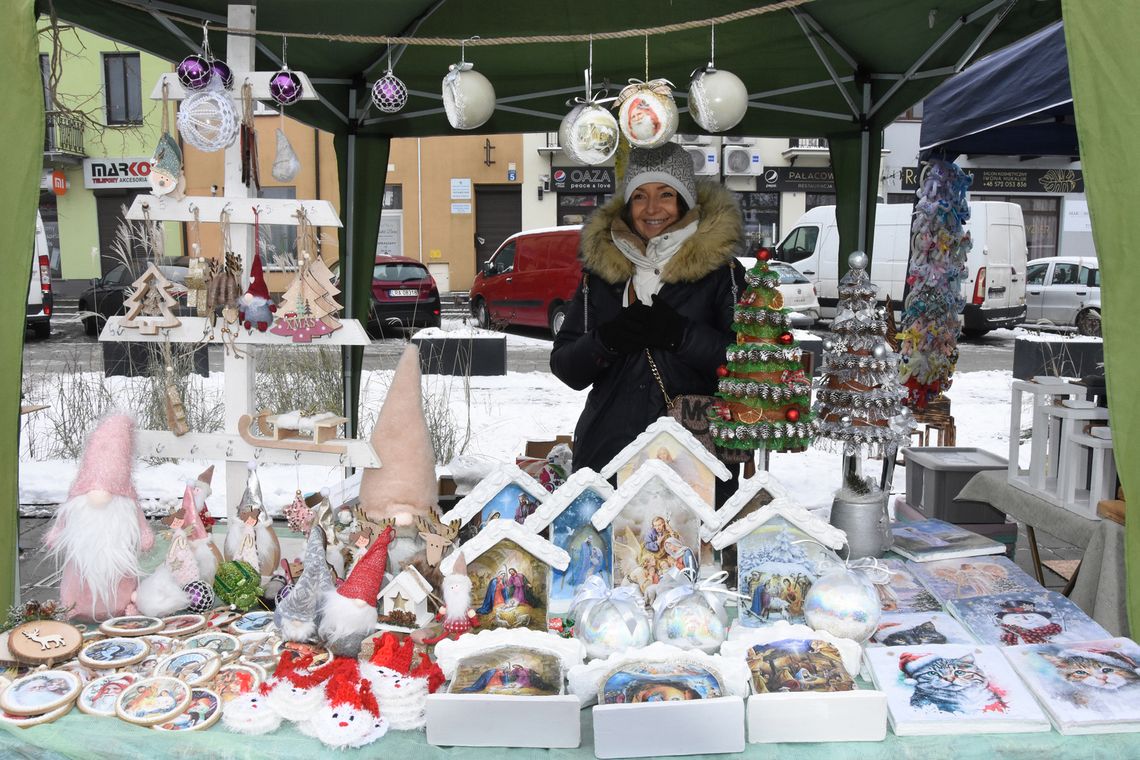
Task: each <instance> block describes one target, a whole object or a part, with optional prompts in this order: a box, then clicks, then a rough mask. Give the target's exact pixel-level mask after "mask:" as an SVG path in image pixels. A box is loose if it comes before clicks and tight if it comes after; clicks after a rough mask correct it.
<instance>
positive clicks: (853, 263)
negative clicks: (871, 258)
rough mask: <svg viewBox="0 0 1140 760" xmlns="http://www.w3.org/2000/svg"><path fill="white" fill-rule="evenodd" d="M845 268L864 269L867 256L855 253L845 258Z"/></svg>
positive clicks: (860, 252)
mask: <svg viewBox="0 0 1140 760" xmlns="http://www.w3.org/2000/svg"><path fill="white" fill-rule="evenodd" d="M847 266H849V267H851V268H852V269H866V268H867V254H865V253H863V252H862V251H855V252H854V253H852V254H851V255H850V256H848V257H847Z"/></svg>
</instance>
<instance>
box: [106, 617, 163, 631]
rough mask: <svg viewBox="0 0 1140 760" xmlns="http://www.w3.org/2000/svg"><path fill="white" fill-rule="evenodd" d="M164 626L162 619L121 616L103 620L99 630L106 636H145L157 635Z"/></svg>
mask: <svg viewBox="0 0 1140 760" xmlns="http://www.w3.org/2000/svg"><path fill="white" fill-rule="evenodd" d="M165 626H166V623H164V622H162V618H156V617H150V616H148V615H122V616H120V617H113V618H111V619H109V620H104V621H103V622H102V623H100V624H99V630H100V631H102V632H103V633H105V634H107V635H108V636H145V635H147V634H148V633H158V632H159V631H161V630H162V629H163V628H164V627H165Z"/></svg>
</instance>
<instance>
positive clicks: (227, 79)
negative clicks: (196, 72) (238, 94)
mask: <svg viewBox="0 0 1140 760" xmlns="http://www.w3.org/2000/svg"><path fill="white" fill-rule="evenodd" d="M210 72H211V77H212V78H213V79H216V80H217V81H219V82H221V83H222V88H223V89H226V90H232V89H233V86H234V72H233V70H232V69H230V66H229V64H228V63H226V62H225V61H223V60H221V59H220V58H211V59H210Z"/></svg>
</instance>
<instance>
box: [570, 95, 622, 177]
mask: <svg viewBox="0 0 1140 760" xmlns="http://www.w3.org/2000/svg"><path fill="white" fill-rule="evenodd" d="M558 144H559V145H561V146H562V152H563V153H565V154H566V155H567V157H569V158H570V160H572V161H575V162H577V163H580V164H586V165H589V166H594V165H597V164H601V163H605V162H606V161H608V160H609V159H611V158H613V155H614V153H615V152H616V151H617V146H618V124H617V119H615V118H614V115H613V114H612V113H610V112H609V109H607V108H606V107H605V106H600V105H598V104H597V103H579V104H578V105H576V106H574V108H573V109H572V110H571V111H570V113H568V114H566V116H565V118H563V119H562V124H561V125H559V127H558Z"/></svg>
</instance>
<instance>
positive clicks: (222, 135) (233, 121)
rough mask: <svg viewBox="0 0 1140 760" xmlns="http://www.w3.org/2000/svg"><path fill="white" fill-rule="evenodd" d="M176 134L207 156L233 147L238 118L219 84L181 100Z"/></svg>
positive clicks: (211, 85)
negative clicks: (177, 132)
mask: <svg viewBox="0 0 1140 760" xmlns="http://www.w3.org/2000/svg"><path fill="white" fill-rule="evenodd" d="M178 131H179V132H180V133H181V134H182V139H183V140H185V141H186V142H188V143H190V144H191V145H193V146H194V147H195V148H197V149H198V150H200V151H204V152H206V153H213V152H215V151H219V150H223V149H225V148H227V147H229V146H230V145H232V144H233V141H234V140H235V139H236V138H237V134H238V115H237V111H236V110H234V104H233V103H232V102H231V101H230V98H229V96H228V95H226V94H225V92H224V91H223V90H222V83H221V82H213V83H211V84H210V86H209V87H207V88H206V89H205V90H202V91H201V92H195V93H193V94H192V95H190V96H189V97H187V98H186V99H185V100H183V101H182V106H181V107H180V108H179V109H178Z"/></svg>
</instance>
